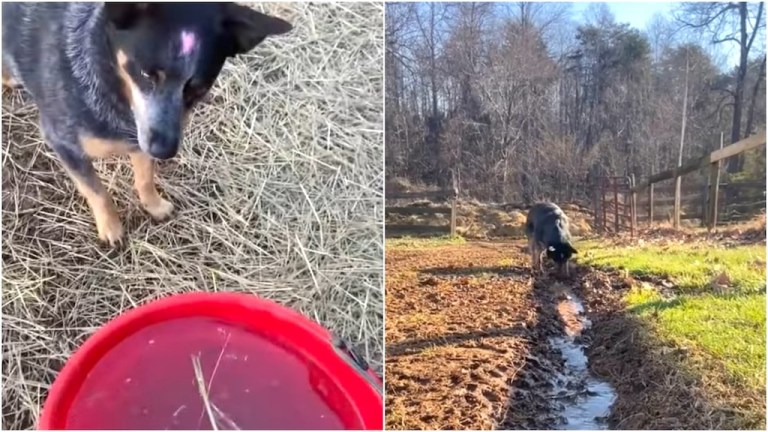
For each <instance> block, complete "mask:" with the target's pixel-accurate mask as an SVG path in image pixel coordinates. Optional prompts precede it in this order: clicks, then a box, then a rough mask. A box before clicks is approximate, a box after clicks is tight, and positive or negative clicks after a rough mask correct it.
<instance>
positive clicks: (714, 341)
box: [576, 242, 766, 410]
mask: <svg viewBox="0 0 768 432" xmlns="http://www.w3.org/2000/svg"><path fill="white" fill-rule="evenodd" d="M576 247H577V249H580V250H583V251H590V252H587V253H584V254H583V255H582V256H581V258H580V262H582V263H584V264H589V265H591V266H595V267H605V266H611V267H614V268H622V269H625V270H627V271H628V272H629V273H630V274H632V275H636V276H637V275H658V276H665V277H667V278H669V279H670V280H671V281H672V282H674V283H675V284H676V285H677V286H678V287H679V290H678V293H677V294H678V295H677V297H675V298H674V299H672V300H665V299H663V298H662V297H661V296H660V295H659V293H658V292H657V291H656V290H655V289H651V288H634V289H632V290H630V291H629V292H628V294H627V295H626V298H625V300H626V302H627V307H628V310H629V311H630V312H631V313H634V314H636V315H638V316H640V317H642V318H643V319H644V320H645V321H647V322H648V323H649V325H650V328H652V329H654V331H655V332H656V333H657V335H658V336H659V337H661V338H662V339H665V340H671V341H673V342H674V343H675V344H676V345H678V346H681V347H685V348H688V349H690V350H692V351H695V352H696V353H697V354H701V355H703V357H704V358H705V359H708V360H709V361H715V362H717V363H719V364H720V365H722V366H723V367H724V369H725V371H726V375H727V380H728V383H727V384H730V385H734V386H736V387H737V388H743V387H747V388H749V389H752V390H757V391H761V392H764V391H765V366H766V360H765V357H766V350H765V301H766V297H765V288H766V283H765V246H763V245H750V246H738V247H734V248H727V249H726V248H719V247H715V246H712V245H703V244H688V245H675V246H664V247H660V246H642V247H636V246H632V247H620V246H612V245H602V244H600V243H596V242H584V243H582V244H579V245H577V246H576ZM722 272H725V273H726V274H727V275H728V277H729V278H730V281H731V285H732V291H731V292H730V293H729V294H727V295H719V294H715V293H713V292H712V291H711V287H710V283H711V281H712V279H713V278H714V276H716V275H718V274H720V273H722ZM698 373H700V374H702V375H706V374H707V371H706V370H700V371H698ZM763 409H764V407H763V408H761V410H763Z"/></svg>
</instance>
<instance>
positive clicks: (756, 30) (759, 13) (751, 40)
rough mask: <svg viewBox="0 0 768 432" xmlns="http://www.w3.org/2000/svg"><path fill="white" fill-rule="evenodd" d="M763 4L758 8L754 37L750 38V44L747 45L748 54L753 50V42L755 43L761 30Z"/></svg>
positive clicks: (753, 30) (753, 31)
mask: <svg viewBox="0 0 768 432" xmlns="http://www.w3.org/2000/svg"><path fill="white" fill-rule="evenodd" d="M763 4H764V3H763V2H760V3H759V4H758V7H757V18H755V26H754V27H753V28H752V37H751V38H749V42H748V43H747V52H749V49H750V48H752V42H754V41H755V36H757V33H758V32H759V30H760V17H761V16H762V15H763Z"/></svg>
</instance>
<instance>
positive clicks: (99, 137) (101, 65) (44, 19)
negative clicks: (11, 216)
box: [2, 2, 291, 245]
mask: <svg viewBox="0 0 768 432" xmlns="http://www.w3.org/2000/svg"><path fill="white" fill-rule="evenodd" d="M2 7H3V9H2V10H3V42H2V43H3V58H2V66H3V67H2V72H3V84H5V85H7V86H18V85H21V86H23V87H24V88H25V89H26V90H27V91H28V92H29V93H30V94H31V95H32V98H33V99H34V102H35V104H36V105H37V106H38V108H39V110H40V126H41V129H42V132H43V136H44V138H45V141H46V142H47V143H48V144H49V145H50V147H51V148H52V149H53V150H54V151H55V152H56V154H57V155H58V156H59V158H60V160H61V162H62V164H63V165H64V168H65V169H66V171H67V172H68V173H69V175H70V176H71V177H72V179H73V180H74V182H75V184H76V185H77V189H78V190H79V191H80V192H81V193H82V195H83V196H84V197H85V199H86V201H87V202H88V205H89V206H90V208H91V210H92V211H93V216H94V218H95V220H96V228H97V231H98V236H99V238H100V239H101V240H103V241H106V242H109V243H110V244H111V245H114V244H116V243H118V242H120V241H121V240H122V237H123V227H122V223H121V221H120V217H119V216H118V214H117V211H116V209H115V206H114V203H113V202H112V198H111V197H110V195H109V193H108V192H107V190H106V189H105V188H104V186H103V185H102V183H101V181H100V180H99V178H98V176H97V175H96V173H95V172H94V169H93V165H92V163H91V160H92V159H93V158H101V157H105V156H107V155H111V154H127V155H128V156H130V159H131V163H132V165H133V171H134V184H135V187H136V189H137V192H138V195H139V200H140V201H141V204H142V206H143V208H144V209H145V210H146V211H147V212H148V213H149V214H150V215H151V216H152V217H153V218H155V219H159V220H162V219H165V218H167V217H168V216H170V214H171V213H172V211H173V205H172V204H171V203H170V202H168V201H166V200H165V199H163V198H162V197H160V195H159V194H158V192H157V188H156V186H155V182H154V167H153V159H169V158H171V157H173V156H175V155H176V153H177V152H178V150H179V146H180V143H181V141H182V130H183V124H184V121H185V118H186V115H187V113H188V112H189V111H190V109H191V108H192V107H193V106H194V105H195V103H196V102H198V101H199V100H200V99H201V98H202V97H203V96H204V95H205V94H206V93H207V92H208V90H209V89H210V88H211V86H212V85H213V83H214V81H215V80H216V77H217V76H218V75H219V72H220V71H221V69H222V66H223V65H224V61H225V60H226V59H227V57H233V56H236V55H238V54H241V53H245V52H247V51H250V50H251V49H252V48H254V47H255V46H256V45H258V44H259V43H261V42H262V41H263V40H264V39H265V38H266V37H268V36H270V35H277V34H281V33H285V32H287V31H289V30H290V29H291V25H290V24H288V23H287V22H285V21H283V20H281V19H279V18H275V17H271V16H268V15H264V14H261V13H258V12H256V11H255V10H253V9H251V8H248V7H245V6H240V5H236V4H234V3H49V2H40V3H7V2H4V3H3V5H2Z"/></svg>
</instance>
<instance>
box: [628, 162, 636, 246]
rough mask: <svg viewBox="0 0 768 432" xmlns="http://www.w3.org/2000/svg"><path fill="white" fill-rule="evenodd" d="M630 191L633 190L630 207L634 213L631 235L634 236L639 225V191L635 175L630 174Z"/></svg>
mask: <svg viewBox="0 0 768 432" xmlns="http://www.w3.org/2000/svg"><path fill="white" fill-rule="evenodd" d="M629 187H630V189H629V190H630V191H632V207H631V208H630V211H631V214H632V225H631V226H630V228H629V229H630V231H631V233H630V235H631V236H632V237H633V238H634V236H635V226H637V191H636V190H635V175H634V174H632V175H631V176H630V184H629Z"/></svg>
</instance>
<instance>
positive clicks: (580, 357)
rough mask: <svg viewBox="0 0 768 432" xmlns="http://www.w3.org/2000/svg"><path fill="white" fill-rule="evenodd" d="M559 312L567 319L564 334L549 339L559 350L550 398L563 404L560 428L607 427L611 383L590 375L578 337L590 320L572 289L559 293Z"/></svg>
mask: <svg viewBox="0 0 768 432" xmlns="http://www.w3.org/2000/svg"><path fill="white" fill-rule="evenodd" d="M560 298H561V300H560V301H559V304H558V312H559V313H560V316H561V318H562V319H563V322H565V323H566V326H565V329H566V335H565V336H557V337H552V338H550V339H549V343H550V344H551V346H552V347H553V348H556V349H557V350H558V351H560V353H561V355H562V358H563V361H564V365H565V367H564V369H563V371H562V372H561V373H559V374H558V375H557V376H555V377H554V379H553V384H554V390H553V394H552V398H553V399H555V401H556V402H558V403H559V405H560V407H561V408H562V412H561V415H562V418H563V419H564V420H563V423H562V424H560V425H558V426H557V429H560V430H585V429H590V430H599V429H607V428H608V425H607V423H606V421H605V418H606V417H607V416H608V414H609V412H610V409H611V405H612V404H613V402H614V400H615V399H616V393H615V391H614V389H613V387H612V386H611V385H610V384H609V383H608V382H606V381H604V380H602V379H599V378H597V377H595V376H594V375H592V374H591V373H590V371H589V368H588V367H587V366H588V359H587V356H586V354H585V353H584V348H585V346H584V343H583V342H581V341H580V340H579V336H580V335H581V333H582V331H584V330H585V329H587V328H588V327H589V326H590V325H591V323H590V321H589V319H587V317H586V316H585V315H584V306H583V304H582V303H581V300H580V299H578V298H577V297H576V296H575V295H573V293H572V292H570V291H568V292H565V293H563V294H561V296H560Z"/></svg>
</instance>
